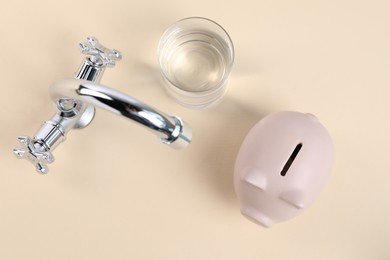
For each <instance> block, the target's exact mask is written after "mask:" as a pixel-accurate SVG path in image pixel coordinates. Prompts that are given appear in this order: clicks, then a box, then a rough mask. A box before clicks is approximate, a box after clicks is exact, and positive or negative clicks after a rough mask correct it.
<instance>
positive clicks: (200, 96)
mask: <svg viewBox="0 0 390 260" xmlns="http://www.w3.org/2000/svg"><path fill="white" fill-rule="evenodd" d="M158 60H159V65H160V69H161V74H162V77H163V79H164V81H165V82H164V84H165V86H166V89H167V91H168V93H169V94H170V95H171V96H172V97H173V98H174V99H175V100H176V101H177V102H179V103H180V104H182V105H185V106H187V107H191V108H205V107H208V106H211V105H212V104H215V103H217V102H218V101H219V100H220V99H221V98H222V97H223V95H224V94H225V92H226V89H227V84H228V79H229V74H230V72H231V69H232V66H233V61H234V48H233V42H232V40H231V39H230V37H229V35H228V33H227V32H226V31H225V30H224V29H223V28H222V27H221V26H220V25H219V24H217V23H216V22H214V21H211V20H209V19H207V18H202V17H190V18H185V19H183V20H180V21H177V22H176V23H174V24H173V25H172V26H170V27H169V28H168V29H167V30H166V31H165V32H164V34H163V36H162V37H161V39H160V43H159V46H158Z"/></svg>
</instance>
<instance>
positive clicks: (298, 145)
mask: <svg viewBox="0 0 390 260" xmlns="http://www.w3.org/2000/svg"><path fill="white" fill-rule="evenodd" d="M301 148H302V143H299V144H297V146H296V147H295V149H294V151H293V152H292V154H291V155H290V158H288V160H287V162H286V164H285V165H284V167H283V170H282V171H281V172H280V175H282V176H286V174H287V172H288V170H289V169H290V167H291V164H292V163H293V162H294V160H295V158H296V157H297V155H298V153H299V151H300V150H301Z"/></svg>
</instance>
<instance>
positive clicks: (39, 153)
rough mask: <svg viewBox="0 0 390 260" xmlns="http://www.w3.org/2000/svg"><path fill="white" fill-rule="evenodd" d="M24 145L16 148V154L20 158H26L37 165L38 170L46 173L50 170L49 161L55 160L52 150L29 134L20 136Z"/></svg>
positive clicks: (20, 140)
mask: <svg viewBox="0 0 390 260" xmlns="http://www.w3.org/2000/svg"><path fill="white" fill-rule="evenodd" d="M18 139H19V142H20V144H21V145H22V147H18V148H15V149H14V154H15V155H16V157H18V158H24V159H26V160H28V161H30V162H31V163H32V164H34V165H35V169H36V170H37V172H39V173H42V174H46V173H47V172H48V171H49V168H48V167H47V165H46V164H47V163H52V162H54V157H53V155H52V153H51V152H50V150H48V149H47V148H45V146H44V145H43V144H41V143H39V142H37V141H36V140H34V139H31V138H30V137H28V136H19V138H18Z"/></svg>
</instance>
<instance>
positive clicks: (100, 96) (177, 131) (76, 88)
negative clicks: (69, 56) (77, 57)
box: [49, 78, 192, 149]
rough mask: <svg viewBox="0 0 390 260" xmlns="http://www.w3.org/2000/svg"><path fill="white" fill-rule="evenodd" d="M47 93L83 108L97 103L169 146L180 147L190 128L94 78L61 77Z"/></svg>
mask: <svg viewBox="0 0 390 260" xmlns="http://www.w3.org/2000/svg"><path fill="white" fill-rule="evenodd" d="M49 93H50V96H51V98H52V99H53V101H54V102H58V100H60V99H63V98H64V97H65V98H71V99H74V100H78V101H79V102H81V104H82V106H83V107H84V108H85V109H82V110H81V111H83V110H86V108H87V107H88V106H90V105H92V106H96V107H100V108H102V109H105V110H107V111H110V112H112V113H114V114H117V115H120V116H123V117H125V118H128V119H131V120H132V121H135V122H137V123H139V124H140V125H142V126H144V127H146V128H147V129H149V130H151V131H152V132H153V133H155V134H156V135H157V136H158V137H159V140H160V141H161V142H162V143H165V144H169V145H170V146H171V147H173V148H178V149H180V148H184V147H186V146H187V145H188V144H189V143H190V142H191V138H192V130H191V129H190V127H189V126H188V125H187V124H186V123H185V122H184V121H183V120H181V119H180V118H179V117H177V116H169V115H166V114H165V113H162V112H160V111H157V110H156V109H154V108H152V107H150V106H148V105H146V104H145V103H143V102H141V101H139V100H137V99H135V98H132V97H130V96H128V95H126V94H124V93H122V92H119V91H117V90H114V89H112V88H109V87H106V86H104V85H101V84H99V83H96V82H92V81H87V80H80V79H74V78H70V79H63V80H59V81H56V82H55V83H54V84H52V85H51V87H50V89H49Z"/></svg>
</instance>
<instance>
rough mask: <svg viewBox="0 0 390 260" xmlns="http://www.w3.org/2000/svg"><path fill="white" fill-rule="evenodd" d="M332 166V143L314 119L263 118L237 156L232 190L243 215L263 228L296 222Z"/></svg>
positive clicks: (287, 115)
mask: <svg viewBox="0 0 390 260" xmlns="http://www.w3.org/2000/svg"><path fill="white" fill-rule="evenodd" d="M332 162H333V145H332V141H331V138H330V136H329V134H328V132H327V131H326V129H325V128H324V127H323V126H322V124H321V123H320V122H319V120H318V119H317V118H316V117H315V116H313V115H311V114H303V113H298V112H279V113H275V114H272V115H269V116H267V117H265V118H264V119H263V120H261V121H260V122H259V123H258V124H256V125H255V126H254V127H253V128H252V129H251V130H250V132H249V133H248V135H247V136H246V137H245V139H244V142H243V144H242V145H241V148H240V151H239V153H238V155H237V159H236V164H235V171H234V186H235V190H236V194H237V196H238V199H239V202H240V207H241V212H242V213H243V215H245V216H246V217H248V218H249V219H251V220H254V221H255V222H257V223H259V224H261V225H263V226H266V227H270V226H271V225H272V224H273V223H278V222H282V221H285V220H288V219H290V218H293V217H295V216H296V215H298V214H300V213H301V212H302V211H303V210H304V209H306V208H307V207H309V206H310V205H311V204H312V203H313V202H314V200H315V199H316V198H317V196H318V195H319V192H320V190H321V189H322V188H323V186H324V185H325V183H326V181H327V179H328V178H329V176H330V171H331V166H332Z"/></svg>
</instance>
